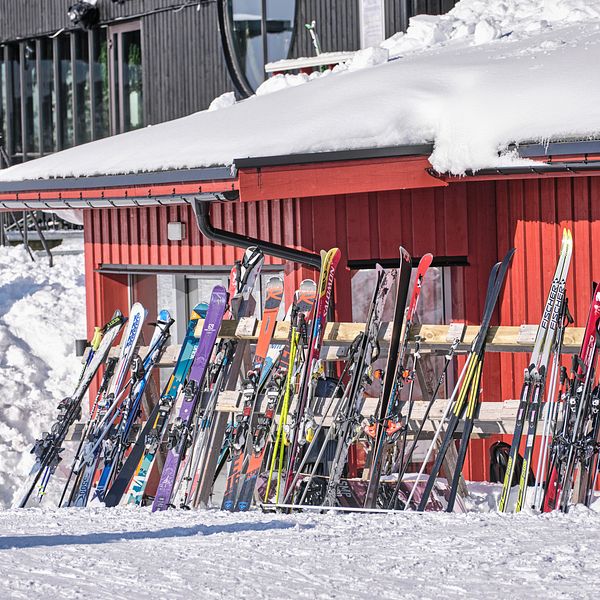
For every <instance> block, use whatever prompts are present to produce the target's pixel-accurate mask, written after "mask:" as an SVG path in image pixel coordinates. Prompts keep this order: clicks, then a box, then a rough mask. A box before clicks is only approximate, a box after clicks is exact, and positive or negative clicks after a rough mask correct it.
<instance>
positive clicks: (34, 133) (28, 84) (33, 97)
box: [21, 42, 40, 155]
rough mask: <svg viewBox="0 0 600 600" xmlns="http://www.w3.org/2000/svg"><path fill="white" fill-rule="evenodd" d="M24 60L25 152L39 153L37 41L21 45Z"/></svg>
mask: <svg viewBox="0 0 600 600" xmlns="http://www.w3.org/2000/svg"><path fill="white" fill-rule="evenodd" d="M21 50H22V60H23V110H24V111H25V123H24V128H25V152H26V153H27V154H33V155H36V154H39V151H40V144H39V140H40V128H39V124H40V121H39V111H40V104H39V98H40V97H39V94H38V77H39V73H38V70H37V58H36V46H35V42H26V43H25V44H23V45H22V46H21Z"/></svg>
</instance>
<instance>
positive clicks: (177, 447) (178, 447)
mask: <svg viewBox="0 0 600 600" xmlns="http://www.w3.org/2000/svg"><path fill="white" fill-rule="evenodd" d="M226 307H227V292H226V290H225V288H224V287H223V286H221V285H216V286H215V287H214V288H213V291H212V294H211V298H210V304H209V306H208V311H207V313H206V318H205V319H204V325H203V326H202V334H201V335H200V342H199V343H198V350H197V351H196V356H195V357H194V362H193V363H192V367H191V369H190V374H189V377H188V382H187V384H186V386H185V389H184V390H183V402H182V404H181V409H180V410H179V416H178V417H177V419H176V420H175V422H174V423H173V425H172V428H171V433H170V436H169V441H170V444H169V446H170V449H169V453H168V454H167V459H166V460H165V466H164V467H163V471H162V475H161V477H160V481H159V483H158V488H157V490H156V497H155V498H154V503H153V504H152V512H154V511H157V510H165V509H166V508H168V507H169V504H170V502H171V496H172V494H173V487H174V485H175V479H176V477H177V471H178V470H179V465H180V464H181V459H182V458H183V454H184V452H185V449H186V447H187V439H188V436H189V433H190V424H191V421H192V417H193V415H194V411H195V410H196V405H197V403H198V400H199V398H200V396H201V392H202V384H203V382H204V376H205V374H206V370H207V367H208V364H209V362H210V357H211V354H212V351H213V347H214V345H215V342H216V340H217V335H218V333H219V329H220V326H221V321H222V320H223V315H224V313H225V309H226Z"/></svg>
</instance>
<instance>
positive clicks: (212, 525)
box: [0, 507, 600, 600]
mask: <svg viewBox="0 0 600 600" xmlns="http://www.w3.org/2000/svg"><path fill="white" fill-rule="evenodd" d="M599 545H600V515H598V514H596V513H594V512H592V511H589V510H588V509H574V510H572V512H571V513H570V514H568V515H562V514H549V515H544V516H531V515H527V514H519V515H498V514H494V513H488V514H481V513H469V514H466V515H448V514H446V513H435V514H432V513H426V514H414V513H412V514H402V513H394V514H387V515H383V514H377V515H372V514H371V515H368V514H325V515H319V514H294V515H276V514H262V513H261V512H258V511H254V512H250V513H234V514H231V513H226V512H221V511H199V512H197V511H189V512H183V511H168V512H164V513H154V514H152V513H151V512H150V511H149V509H137V508H134V509H128V508H127V507H121V508H117V509H90V508H87V509H43V510H42V509H25V510H16V509H13V510H8V511H4V512H0V572H1V573H2V577H1V578H0V597H2V598H11V599H13V600H20V599H23V600H24V599H29V598H48V599H49V600H54V599H59V598H65V599H66V598H90V599H95V598H102V599H106V598H111V599H114V600H131V598H156V599H163V598H164V599H167V598H168V599H169V600H179V599H187V598H189V599H192V598H202V599H210V598H215V599H217V598H235V599H244V598H248V599H251V600H258V599H263V598H273V599H279V598H284V599H287V598H298V599H302V598H307V599H309V598H310V599H314V598H321V599H323V600H325V599H329V598H344V599H346V598H352V599H354V598H365V599H370V598H384V599H386V598H387V599H390V600H391V599H397V598H408V599H410V598H415V599H421V598H543V599H548V598H552V599H553V598H573V597H576V598H582V599H583V598H597V596H598V593H600V571H599V569H598V557H597V548H598V546H599Z"/></svg>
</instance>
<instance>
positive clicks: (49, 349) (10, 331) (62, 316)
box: [0, 242, 85, 597]
mask: <svg viewBox="0 0 600 600" xmlns="http://www.w3.org/2000/svg"><path fill="white" fill-rule="evenodd" d="M81 246H82V244H81V243H80V242H79V243H69V245H68V246H67V245H66V244H63V245H61V246H59V247H58V248H56V249H55V250H54V254H55V259H54V262H55V266H54V267H53V268H50V267H49V266H48V262H47V260H46V258H45V257H43V256H42V255H38V257H37V261H36V262H35V263H32V262H31V259H30V258H29V256H28V255H27V253H26V251H25V249H24V247H23V246H18V247H14V248H10V247H6V248H1V247H0V508H1V507H3V506H4V507H7V506H10V505H11V503H12V502H13V500H14V498H15V494H16V493H17V491H18V489H19V488H20V486H21V485H22V484H23V481H24V479H25V477H26V475H27V473H28V472H29V469H30V468H31V465H32V464H33V455H32V454H30V452H29V451H30V450H31V447H32V446H33V444H34V442H35V440H36V438H38V437H39V436H40V435H41V433H42V432H43V431H48V427H49V426H50V425H51V424H52V420H53V418H54V417H55V416H56V412H57V411H56V405H57V404H58V402H59V401H60V400H61V399H62V398H64V397H65V396H67V395H68V394H69V393H71V392H72V391H73V390H74V389H75V385H76V383H77V377H78V375H79V372H80V370H81V363H80V360H79V359H77V358H76V357H75V343H74V342H75V339H77V338H83V337H85V287H84V275H83V266H84V265H83V251H82V247H81ZM69 248H70V250H69ZM62 252H70V253H69V254H62ZM0 597H6V596H2V594H0Z"/></svg>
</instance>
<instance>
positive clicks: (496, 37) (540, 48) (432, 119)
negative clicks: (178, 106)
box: [0, 0, 600, 181]
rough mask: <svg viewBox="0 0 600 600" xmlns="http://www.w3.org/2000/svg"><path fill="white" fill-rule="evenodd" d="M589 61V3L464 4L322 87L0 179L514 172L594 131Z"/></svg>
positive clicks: (595, 93) (599, 7)
mask: <svg viewBox="0 0 600 600" xmlns="http://www.w3.org/2000/svg"><path fill="white" fill-rule="evenodd" d="M599 59H600V0H587V1H586V0H513V1H512V2H506V1H504V0H489V1H487V0H462V1H461V2H459V3H458V4H457V5H456V7H455V8H454V9H453V11H451V12H450V13H448V14H447V15H443V16H441V17H416V18H414V19H412V20H411V26H410V28H409V30H408V32H407V33H406V34H397V35H396V36H393V37H392V38H390V39H389V40H386V42H384V43H383V45H382V48H376V49H367V50H365V51H360V52H358V53H357V54H356V55H355V56H354V57H353V59H352V60H351V61H350V62H349V63H347V64H346V65H343V66H340V67H336V68H334V69H333V70H332V71H326V72H325V73H323V74H321V75H320V76H317V75H314V74H313V75H314V76H311V77H309V76H307V75H305V76H304V77H301V76H284V75H280V76H277V77H279V78H280V79H278V80H277V78H273V79H272V80H269V81H268V82H267V83H266V84H265V88H263V90H259V93H258V94H257V95H256V96H253V97H251V98H248V99H247V100H243V101H241V102H237V103H234V104H232V105H228V104H231V101H232V98H231V96H229V99H228V101H227V102H222V103H221V104H220V106H225V107H224V108H220V109H219V110H209V111H202V112H199V113H195V114H193V115H190V116H187V117H184V118H181V119H177V120H174V121H170V122H167V123H163V124H160V125H154V126H151V127H146V128H144V129H142V130H138V131H134V132H129V133H125V134H122V135H119V136H115V137H112V138H106V139H103V140H100V141H96V142H92V143H90V144H86V145H83V146H78V147H75V148H71V149H69V150H65V151H63V152H59V153H56V154H53V155H49V156H46V157H43V158H40V159H37V160H34V161H31V162H28V163H25V164H22V165H17V166H14V167H12V168H10V169H7V170H4V171H0V181H15V180H31V179H39V178H42V179H47V178H54V177H79V176H90V175H110V174H125V173H140V172H148V171H162V170H172V169H188V168H199V167H208V166H214V165H222V166H226V165H231V164H232V163H233V162H234V160H235V159H239V158H246V157H261V156H273V155H287V154H295V153H310V152H325V151H340V150H351V149H363V148H381V147H387V146H396V145H407V144H409V145H410V144H422V143H430V142H433V144H434V149H433V153H432V154H431V157H430V162H431V164H432V165H433V167H434V168H435V169H436V170H437V171H439V172H442V173H444V172H448V173H453V174H462V173H465V172H466V171H467V170H479V169H484V168H489V167H499V166H505V165H507V164H512V165H514V164H522V163H523V162H524V159H522V158H519V157H517V156H515V154H514V153H512V152H505V149H506V148H507V146H508V144H510V143H513V142H517V143H518V142H519V141H522V140H535V141H543V140H548V139H553V138H555V137H559V138H567V139H573V138H576V139H588V138H590V137H593V136H595V135H596V134H598V133H599V131H600V103H599V102H598V98H599V97H600V78H598V77H597V76H596V73H597V63H598V60H599ZM377 63H379V64H377ZM274 80H276V81H274ZM273 90H276V91H273ZM269 91H271V92H273V93H267V92H269ZM147 93H151V90H148V91H147ZM217 105H218V103H217Z"/></svg>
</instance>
